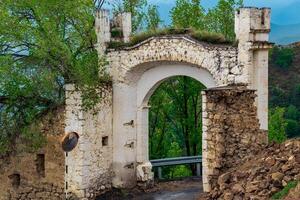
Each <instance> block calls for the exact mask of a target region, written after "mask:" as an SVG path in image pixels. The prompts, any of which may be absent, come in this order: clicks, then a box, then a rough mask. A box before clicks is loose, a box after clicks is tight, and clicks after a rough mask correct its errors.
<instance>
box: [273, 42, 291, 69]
mask: <svg viewBox="0 0 300 200" xmlns="http://www.w3.org/2000/svg"><path fill="white" fill-rule="evenodd" d="M271 56H272V59H273V60H274V63H275V64H276V66H277V67H279V68H281V69H288V68H289V67H290V66H291V64H292V63H293V59H294V56H295V53H294V50H293V49H292V48H284V47H282V48H281V47H278V46H275V47H274V48H273V49H272V53H271Z"/></svg>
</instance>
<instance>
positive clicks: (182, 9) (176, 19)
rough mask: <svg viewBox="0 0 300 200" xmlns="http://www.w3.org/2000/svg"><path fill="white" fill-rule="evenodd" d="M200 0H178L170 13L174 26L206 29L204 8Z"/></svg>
mask: <svg viewBox="0 0 300 200" xmlns="http://www.w3.org/2000/svg"><path fill="white" fill-rule="evenodd" d="M200 3H201V2H200V0H176V5H175V7H174V8H172V10H171V11H170V15H171V19H172V25H173V26H174V27H176V28H195V29H199V30H202V29H204V16H205V13H204V8H203V7H202V6H201V4H200Z"/></svg>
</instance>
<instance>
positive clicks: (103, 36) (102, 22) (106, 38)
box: [95, 9, 111, 55]
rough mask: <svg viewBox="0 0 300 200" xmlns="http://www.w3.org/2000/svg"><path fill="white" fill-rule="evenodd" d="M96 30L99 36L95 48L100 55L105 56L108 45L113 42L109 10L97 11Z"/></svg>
mask: <svg viewBox="0 0 300 200" xmlns="http://www.w3.org/2000/svg"><path fill="white" fill-rule="evenodd" d="M95 28H96V35H97V44H96V45H95V46H96V49H97V51H98V54H101V55H103V54H104V52H105V50H106V43H107V42H110V40H111V33H110V19H109V10H105V9H98V10H96V16H95Z"/></svg>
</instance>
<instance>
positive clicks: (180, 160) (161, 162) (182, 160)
mask: <svg viewBox="0 0 300 200" xmlns="http://www.w3.org/2000/svg"><path fill="white" fill-rule="evenodd" d="M150 162H151V164H152V167H157V168H158V178H159V179H162V168H161V167H164V166H173V165H186V164H196V168H197V176H201V175H202V156H188V157H177V158H165V159H156V160H150Z"/></svg>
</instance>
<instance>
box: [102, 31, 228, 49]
mask: <svg viewBox="0 0 300 200" xmlns="http://www.w3.org/2000/svg"><path fill="white" fill-rule="evenodd" d="M167 35H187V36H190V37H192V38H194V39H195V40H198V41H202V42H208V43H213V44H232V41H229V40H226V39H225V37H224V36H223V35H222V34H219V33H211V32H207V31H197V30H193V29H174V28H166V29H158V30H152V31H147V32H142V33H138V34H136V35H133V36H131V38H130V42H129V43H124V42H119V41H111V42H110V43H109V45H108V48H111V49H118V48H123V47H130V46H134V45H136V44H139V43H141V42H143V41H145V40H147V39H149V38H151V37H154V36H167Z"/></svg>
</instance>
